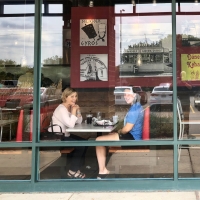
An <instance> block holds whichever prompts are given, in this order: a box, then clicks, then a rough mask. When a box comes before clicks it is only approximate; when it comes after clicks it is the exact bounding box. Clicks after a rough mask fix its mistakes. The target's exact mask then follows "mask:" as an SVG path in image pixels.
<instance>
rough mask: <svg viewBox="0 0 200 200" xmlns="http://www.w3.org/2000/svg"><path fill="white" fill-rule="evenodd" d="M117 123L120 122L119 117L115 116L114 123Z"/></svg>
mask: <svg viewBox="0 0 200 200" xmlns="http://www.w3.org/2000/svg"><path fill="white" fill-rule="evenodd" d="M117 122H118V116H117V115H114V116H113V123H115V124H116V123H117Z"/></svg>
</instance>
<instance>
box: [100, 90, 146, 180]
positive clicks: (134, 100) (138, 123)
mask: <svg viewBox="0 0 200 200" xmlns="http://www.w3.org/2000/svg"><path fill="white" fill-rule="evenodd" d="M124 99H125V101H126V103H127V104H130V105H131V107H130V109H129V111H128V113H127V114H126V116H125V119H124V127H123V128H122V129H120V130H118V132H117V133H110V134H109V135H104V136H100V137H97V139H96V141H105V140H141V139H142V127H143V118H144V113H143V108H142V106H141V104H140V102H139V95H138V94H136V93H134V92H133V89H132V88H131V87H127V88H126V89H125V90H124ZM96 155H97V160H98V165H99V174H98V176H97V178H98V179H102V178H105V177H106V176H107V175H108V174H109V171H108V169H107V168H106V147H104V146H96Z"/></svg>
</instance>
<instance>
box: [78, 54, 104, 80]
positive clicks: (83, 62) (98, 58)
mask: <svg viewBox="0 0 200 200" xmlns="http://www.w3.org/2000/svg"><path fill="white" fill-rule="evenodd" d="M80 81H108V55H107V54H81V55H80Z"/></svg>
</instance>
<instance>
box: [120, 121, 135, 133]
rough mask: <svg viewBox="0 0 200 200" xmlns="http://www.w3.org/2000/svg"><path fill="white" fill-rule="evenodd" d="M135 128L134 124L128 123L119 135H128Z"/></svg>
mask: <svg viewBox="0 0 200 200" xmlns="http://www.w3.org/2000/svg"><path fill="white" fill-rule="evenodd" d="M133 127H134V124H131V123H126V125H125V126H124V127H123V128H122V129H119V130H118V134H126V133H128V132H130V130H131V129H132V128H133Z"/></svg>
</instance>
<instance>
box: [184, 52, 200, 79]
mask: <svg viewBox="0 0 200 200" xmlns="http://www.w3.org/2000/svg"><path fill="white" fill-rule="evenodd" d="M181 80H182V81H196V80H200V54H181Z"/></svg>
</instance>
